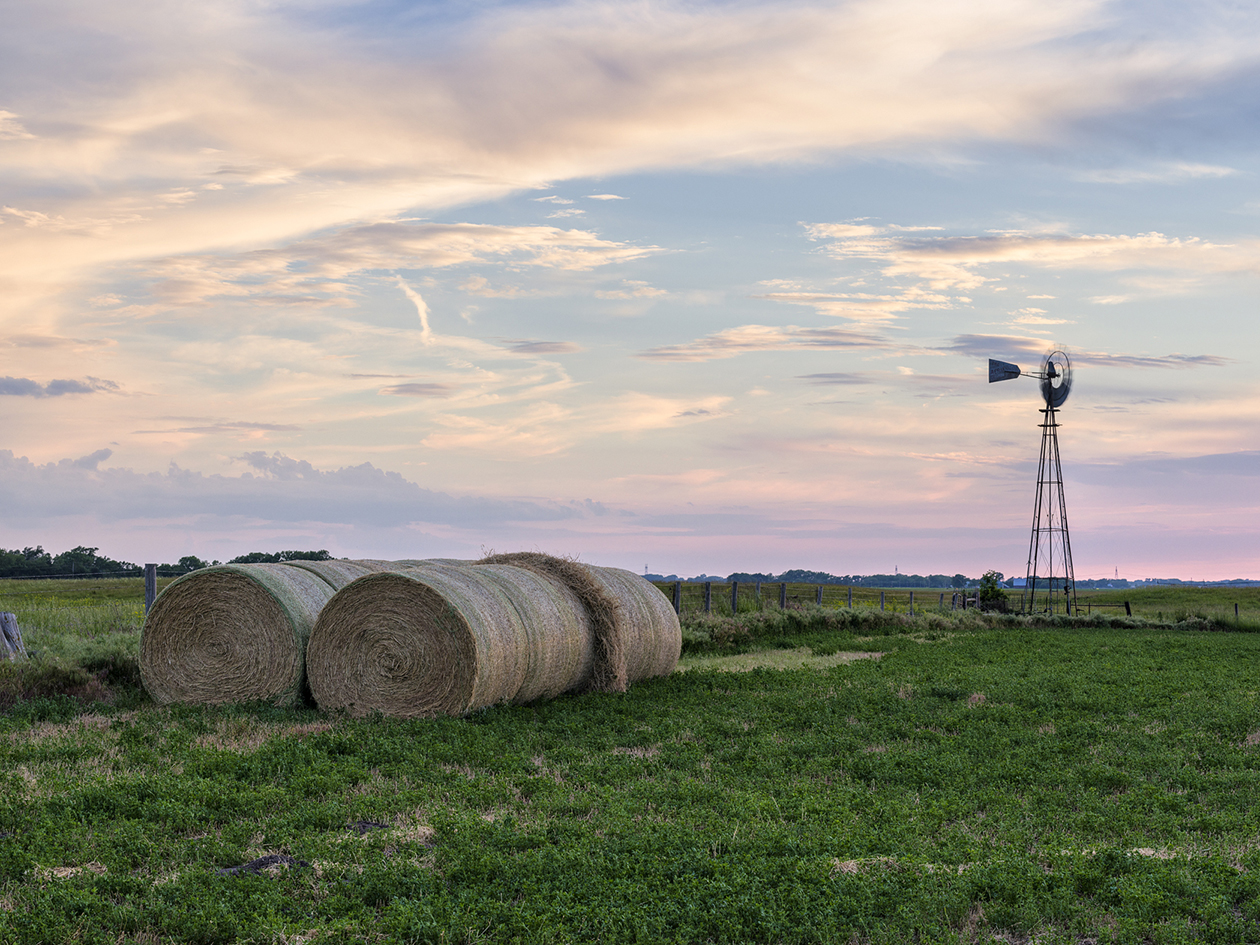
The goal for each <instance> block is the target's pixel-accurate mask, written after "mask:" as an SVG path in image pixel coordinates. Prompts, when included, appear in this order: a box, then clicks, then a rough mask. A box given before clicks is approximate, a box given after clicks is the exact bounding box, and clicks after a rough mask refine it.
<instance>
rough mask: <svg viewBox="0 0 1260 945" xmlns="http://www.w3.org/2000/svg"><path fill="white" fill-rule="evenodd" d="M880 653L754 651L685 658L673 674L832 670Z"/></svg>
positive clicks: (803, 648)
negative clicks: (818, 653)
mask: <svg viewBox="0 0 1260 945" xmlns="http://www.w3.org/2000/svg"><path fill="white" fill-rule="evenodd" d="M883 655H884V654H883V653H876V652H870V653H864V652H841V653H828V654H827V655H825V656H819V655H815V653H814V651H813V650H811V649H810V648H809V647H807V646H804V647H798V648H795V649H790V650H757V651H755V652H753V653H736V654H733V655H731V656H684V657H683V658H682V659H681V660H679V661H678V669H676V670H675V672H679V673H686V672H690V671H692V670H699V669H712V670H717V671H718V672H723V673H747V672H751V671H752V670H754V669H831V667H833V666H842V665H844V664H846V663H852V662H853V661H854V660H871V659H873V660H877V659H879V658H880V657H881V656H883Z"/></svg>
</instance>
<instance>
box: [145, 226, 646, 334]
mask: <svg viewBox="0 0 1260 945" xmlns="http://www.w3.org/2000/svg"><path fill="white" fill-rule="evenodd" d="M655 252H659V249H658V248H657V247H655V246H635V245H632V244H628V243H619V242H616V241H612V240H605V239H601V238H600V237H598V236H596V235H595V234H594V233H590V232H588V231H585V230H562V229H558V228H556V227H552V226H494V225H488V224H476V223H453V224H436V223H414V222H397V223H374V224H365V225H362V226H353V227H347V228H345V229H342V230H338V231H336V232H334V233H331V234H329V235H326V236H322V237H317V238H312V239H307V240H300V241H297V242H294V243H290V244H288V245H285V246H281V247H277V248H274V249H263V250H255V251H252V252H247V253H238V254H232V255H219V254H213V255H211V254H200V255H192V256H173V257H167V258H165V259H158V260H154V261H152V262H150V263H146V265H145V266H144V269H143V277H144V278H145V279H146V280H148V282H149V295H150V297H151V298H152V300H153V301H152V303H151V305H153V306H157V307H161V308H171V307H185V306H199V305H206V304H208V303H210V302H211V301H215V300H219V301H248V302H249V303H250V305H253V306H257V305H272V306H284V307H289V306H295V305H299V306H315V307H326V306H342V307H346V306H350V305H352V304H354V301H353V299H354V285H353V277H355V276H359V275H361V274H364V273H371V272H380V273H384V272H391V271H393V270H398V269H442V268H448V267H453V266H460V265H470V264H481V263H498V264H504V265H508V266H511V267H514V268H519V267H535V268H543V269H557V270H565V271H570V272H580V271H585V270H589V269H594V268H596V267H599V266H604V265H608V264H610V263H617V262H626V261H629V260H632V259H639V258H642V257H643V256H647V255H649V254H652V253H655ZM394 278H395V280H400V279H401V277H399V276H395V277H394ZM478 280H479V281H478ZM400 284H401V283H400ZM464 285H465V288H467V289H468V290H469V291H472V292H475V293H477V294H488V295H501V294H505V293H503V292H501V291H492V290H488V289H487V288H486V280H485V278H484V277H482V276H473V277H471V278H470V279H469V280H468V281H467V282H465V284H464ZM403 291H404V292H408V291H410V292H414V290H413V289H412V290H409V289H408V288H406V287H405V286H404V288H403ZM408 298H411V300H412V302H413V303H415V298H412V296H411V295H410V294H409V295H408ZM419 309H420V306H419V304H417V311H419ZM426 313H427V306H426ZM424 321H425V315H424V314H422V315H421V323H422V324H424Z"/></svg>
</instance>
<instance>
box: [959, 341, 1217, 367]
mask: <svg viewBox="0 0 1260 945" xmlns="http://www.w3.org/2000/svg"><path fill="white" fill-rule="evenodd" d="M938 350H941V351H948V352H950V353H952V354H964V355H968V356H970V357H976V358H999V359H1004V358H1016V357H1019V356H1021V355H1023V356H1025V357H1027V356H1029V355H1032V356H1035V357H1038V358H1040V357H1042V356H1043V355H1045V353H1046V341H1045V339H1043V338H1021V337H1018V336H1014V335H957V336H955V337H954V338H953V339H952V340H951V341H950V342H949V343H948V344H946V345H943V346H941V347H940V348H939V349H938ZM1068 353H1069V355H1070V357H1071V358H1072V362H1073V363H1074V364H1096V365H1102V366H1112V367H1133V368H1194V367H1223V366H1224V365H1226V364H1230V363H1232V362H1233V358H1227V357H1223V356H1221V355H1215V354H1191V355H1187V354H1167V355H1163V356H1150V355H1136V354H1110V353H1107V352H1103V351H1078V350H1075V349H1073V350H1071V351H1069V352H1068Z"/></svg>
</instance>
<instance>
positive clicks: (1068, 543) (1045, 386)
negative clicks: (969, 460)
mask: <svg viewBox="0 0 1260 945" xmlns="http://www.w3.org/2000/svg"><path fill="white" fill-rule="evenodd" d="M1021 375H1022V376H1024V377H1035V378H1037V379H1038V381H1039V386H1040V388H1041V396H1042V399H1043V400H1044V401H1045V402H1046V405H1045V407H1042V408H1041V410H1040V412H1041V414H1042V415H1043V419H1042V422H1041V459H1040V461H1039V462H1038V463H1037V498H1036V501H1035V502H1034V503H1033V524H1032V536H1031V537H1030V538H1029V540H1028V570H1027V577H1026V579H1025V583H1024V596H1023V598H1022V599H1021V601H1020V612H1021V613H1026V614H1030V613H1050V614H1053V613H1054V612H1055V611H1056V610H1057V609H1058V608H1059V604H1060V603H1061V604H1062V607H1063V612H1064V613H1068V614H1074V613H1076V576H1075V574H1074V573H1073V571H1072V539H1071V537H1070V536H1069V535H1068V518H1067V502H1066V500H1065V499H1064V497H1063V466H1062V464H1061V463H1060V461H1059V420H1058V410H1059V408H1060V407H1062V406H1063V404H1064V402H1065V401H1066V400H1067V399H1068V394H1069V393H1071V391H1072V361H1071V359H1070V358H1069V357H1068V356H1067V353H1066V352H1064V351H1051V352H1050V353H1049V354H1047V355H1046V356H1045V358H1044V359H1043V360H1042V362H1041V370H1039V371H1029V372H1024V371H1022V370H1020V368H1019V365H1017V364H1010V363H1009V362H1006V361H995V360H993V359H992V358H990V359H989V383H990V384H992V383H994V382H995V381H1009V380H1011V379H1012V378H1016V377H1020V376H1021Z"/></svg>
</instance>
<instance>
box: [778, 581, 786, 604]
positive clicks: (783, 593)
mask: <svg viewBox="0 0 1260 945" xmlns="http://www.w3.org/2000/svg"><path fill="white" fill-rule="evenodd" d="M786 606H787V581H784V582H783V583H782V584H780V585H779V609H780V610H782V609H783V608H784V607H786Z"/></svg>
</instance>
